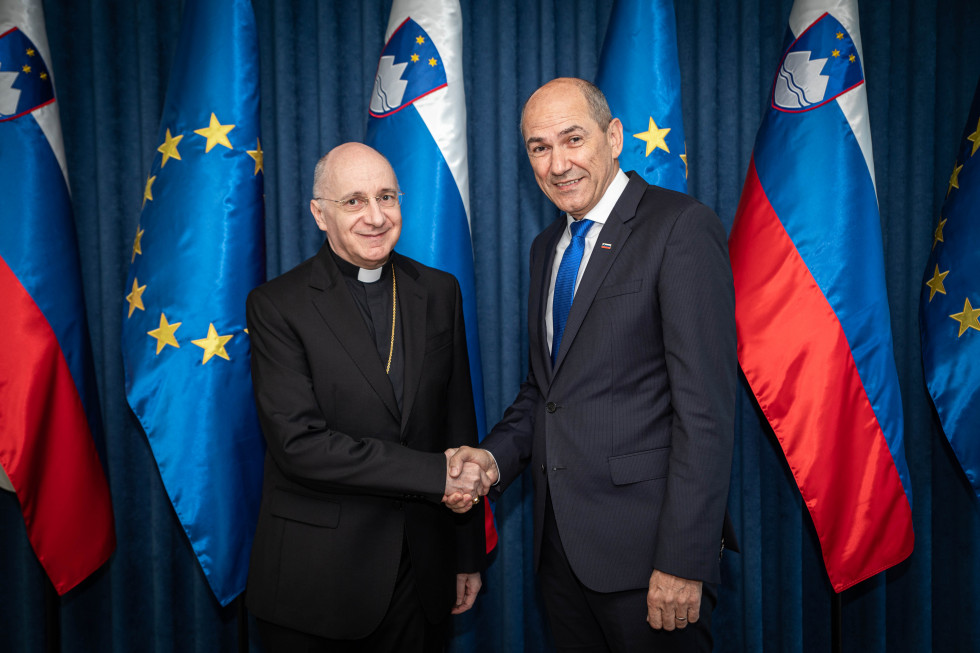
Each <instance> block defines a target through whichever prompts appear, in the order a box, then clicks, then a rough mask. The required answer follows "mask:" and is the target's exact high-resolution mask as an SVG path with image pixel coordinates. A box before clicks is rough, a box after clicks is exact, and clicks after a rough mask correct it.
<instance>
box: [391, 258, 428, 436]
mask: <svg viewBox="0 0 980 653" xmlns="http://www.w3.org/2000/svg"><path fill="white" fill-rule="evenodd" d="M395 262H396V266H395V267H396V268H397V271H398V272H397V274H398V316H399V317H400V318H401V321H402V342H403V343H404V346H403V347H402V351H404V352H405V372H404V376H405V381H404V389H403V390H402V431H403V432H404V430H405V426H406V425H407V424H408V417H409V415H411V413H412V406H413V405H414V404H415V395H416V394H417V393H418V389H419V381H420V379H421V378H422V358H423V357H424V356H425V329H426V324H425V314H426V305H427V302H428V299H427V293H426V290H425V287H424V286H423V285H422V284H421V283H419V280H418V274H419V272H418V270H416V269H415V268H414V267H413V266H408V265H406V264H404V259H402V258H400V257H398V258H396V259H395Z"/></svg>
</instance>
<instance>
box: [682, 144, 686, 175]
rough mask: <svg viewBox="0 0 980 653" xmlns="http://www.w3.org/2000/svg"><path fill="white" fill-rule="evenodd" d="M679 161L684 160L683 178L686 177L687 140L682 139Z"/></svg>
mask: <svg viewBox="0 0 980 653" xmlns="http://www.w3.org/2000/svg"><path fill="white" fill-rule="evenodd" d="M681 161H683V162H684V179H687V141H684V154H681Z"/></svg>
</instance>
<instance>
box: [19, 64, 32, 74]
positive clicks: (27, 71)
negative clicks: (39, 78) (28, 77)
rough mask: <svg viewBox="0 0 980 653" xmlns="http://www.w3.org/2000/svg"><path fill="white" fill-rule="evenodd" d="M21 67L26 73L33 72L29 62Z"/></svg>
mask: <svg viewBox="0 0 980 653" xmlns="http://www.w3.org/2000/svg"><path fill="white" fill-rule="evenodd" d="M20 69H21V70H23V71H24V72H25V73H29V72H31V67H30V66H28V65H27V64H24V65H23V66H21V68H20Z"/></svg>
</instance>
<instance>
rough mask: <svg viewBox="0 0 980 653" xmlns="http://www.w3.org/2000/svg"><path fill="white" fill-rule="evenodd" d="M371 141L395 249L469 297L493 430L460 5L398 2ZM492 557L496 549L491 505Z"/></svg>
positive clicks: (480, 419) (376, 93)
mask: <svg viewBox="0 0 980 653" xmlns="http://www.w3.org/2000/svg"><path fill="white" fill-rule="evenodd" d="M369 113H370V118H369V119H368V131H367V139H366V141H367V144H368V145H370V146H371V147H373V148H375V149H376V150H378V151H379V152H381V153H382V154H384V155H385V157H387V159H388V161H390V162H391V165H392V167H393V168H394V169H395V174H396V175H397V176H398V184H399V186H400V187H401V188H400V190H401V191H402V192H404V193H405V196H404V198H403V199H402V215H403V216H404V223H403V225H402V233H401V237H400V238H399V240H398V247H397V249H398V251H399V252H401V253H402V254H405V255H406V256H410V257H411V258H414V259H416V260H418V261H420V262H422V263H424V264H426V265H429V266H432V267H434V268H438V269H440V270H445V271H446V272H450V273H452V274H453V275H454V276H455V277H456V279H457V281H459V287H460V291H461V292H462V294H463V319H464V320H465V322H466V347H467V350H468V352H469V358H470V378H471V380H472V382H473V400H474V404H475V406H476V421H477V429H478V431H477V432H478V433H479V434H480V437H481V438H482V437H483V435H484V434H485V433H486V432H487V429H486V410H485V409H484V403H483V372H482V369H483V367H482V364H481V362H480V338H479V335H478V329H477V321H476V278H475V276H474V273H473V244H472V240H471V238H470V221H469V214H470V188H469V185H470V182H469V168H468V162H467V155H466V98H465V95H464V90H463V19H462V15H461V12H460V8H459V1H458V0H395V2H394V3H393V4H392V7H391V16H390V18H389V20H388V29H387V32H386V33H385V47H384V49H383V50H382V52H381V58H380V60H379V61H378V72H377V76H376V78H375V82H374V90H373V91H372V93H371V102H370V107H369ZM485 517H486V528H487V551H488V552H489V551H490V550H492V549H493V547H494V546H496V544H497V531H496V529H495V528H494V525H493V514H492V513H491V512H490V509H489V507H487V508H485Z"/></svg>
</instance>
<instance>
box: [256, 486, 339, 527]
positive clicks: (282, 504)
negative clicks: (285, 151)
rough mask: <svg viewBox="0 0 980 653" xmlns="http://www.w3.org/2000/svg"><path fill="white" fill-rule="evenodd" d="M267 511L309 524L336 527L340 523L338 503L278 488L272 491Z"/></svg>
mask: <svg viewBox="0 0 980 653" xmlns="http://www.w3.org/2000/svg"><path fill="white" fill-rule="evenodd" d="M269 512H271V513H272V514H273V515H275V516H276V517H282V518H283V519H290V520H292V521H298V522H303V523H304V524H310V525H311V526H322V527H324V528H337V524H338V523H340V504H339V503H337V502H335V501H326V500H324V499H315V498H313V497H308V496H305V495H302V494H295V493H293V492H286V491H284V490H278V489H277V490H273V491H272V498H271V500H270V502H269Z"/></svg>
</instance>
